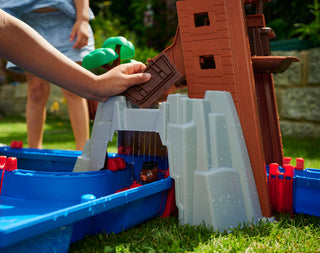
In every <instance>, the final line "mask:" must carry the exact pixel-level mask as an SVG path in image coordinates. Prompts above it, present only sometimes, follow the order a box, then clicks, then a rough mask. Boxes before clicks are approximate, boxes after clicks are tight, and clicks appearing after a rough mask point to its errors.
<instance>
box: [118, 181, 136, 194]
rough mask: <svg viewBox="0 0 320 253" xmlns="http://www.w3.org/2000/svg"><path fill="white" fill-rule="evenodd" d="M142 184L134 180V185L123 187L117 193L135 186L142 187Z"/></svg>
mask: <svg viewBox="0 0 320 253" xmlns="http://www.w3.org/2000/svg"><path fill="white" fill-rule="evenodd" d="M140 186H142V184H139V183H137V181H133V183H132V185H130V186H129V187H125V188H123V189H120V190H118V191H116V193H118V192H123V191H126V190H129V189H133V188H137V187H140Z"/></svg>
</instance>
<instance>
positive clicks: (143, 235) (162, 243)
mask: <svg viewBox="0 0 320 253" xmlns="http://www.w3.org/2000/svg"><path fill="white" fill-rule="evenodd" d="M12 140H22V141H23V142H24V143H25V145H24V146H25V147H27V139H26V125H25V120H24V119H23V118H12V117H8V118H7V117H6V118H2V119H0V143H4V144H8V145H9V144H10V142H11V141H12ZM319 143H320V138H316V139H308V138H306V139H298V138H287V137H284V138H283V146H284V154H285V156H290V157H292V158H293V159H295V158H296V157H303V158H304V159H305V165H306V167H310V168H319V169H320V149H319ZM43 146H44V148H49V149H71V150H72V149H74V146H75V144H74V139H73V133H72V129H71V126H70V123H69V121H67V120H56V119H48V120H47V123H46V126H45V134H44V145H43ZM111 152H115V147H113V150H111ZM293 164H294V163H293ZM275 220H276V221H275V222H260V223H258V224H256V225H249V224H248V225H243V226H242V227H238V228H236V229H233V230H232V231H229V232H226V231H225V232H220V233H219V232H216V231H213V230H212V229H210V228H207V227H205V226H204V225H200V226H189V225H181V224H179V221H178V219H177V217H170V218H166V219H161V218H155V219H153V220H151V221H148V222H146V223H144V224H141V225H139V226H136V227H134V228H132V229H129V230H127V231H124V232H122V233H120V234H117V235H115V234H98V235H95V236H88V237H86V238H84V239H83V240H80V241H78V242H76V243H73V244H71V245H70V250H69V252H71V253H73V252H204V253H206V252H320V243H319V242H320V218H319V217H312V216H308V215H303V214H299V215H295V216H294V217H293V218H290V217H288V216H285V215H280V216H277V217H276V219H275Z"/></svg>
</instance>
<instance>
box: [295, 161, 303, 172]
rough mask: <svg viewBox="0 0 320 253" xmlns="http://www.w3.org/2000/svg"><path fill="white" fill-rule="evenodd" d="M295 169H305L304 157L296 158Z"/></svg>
mask: <svg viewBox="0 0 320 253" xmlns="http://www.w3.org/2000/svg"><path fill="white" fill-rule="evenodd" d="M294 169H295V170H303V169H304V159H303V158H296V167H294Z"/></svg>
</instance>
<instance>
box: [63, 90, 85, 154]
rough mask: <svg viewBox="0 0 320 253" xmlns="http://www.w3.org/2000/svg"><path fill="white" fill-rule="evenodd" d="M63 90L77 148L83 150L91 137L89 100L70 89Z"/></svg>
mask: <svg viewBox="0 0 320 253" xmlns="http://www.w3.org/2000/svg"><path fill="white" fill-rule="evenodd" d="M61 90H62V94H63V96H64V97H65V99H66V101H67V104H68V109H69V118H70V121H71V125H72V129H73V134H74V138H75V141H76V149H77V150H83V148H84V145H85V144H86V141H87V140H88V139H89V112H88V105H87V101H86V99H84V98H82V97H79V96H77V95H75V94H73V93H71V92H69V91H66V90H64V89H61Z"/></svg>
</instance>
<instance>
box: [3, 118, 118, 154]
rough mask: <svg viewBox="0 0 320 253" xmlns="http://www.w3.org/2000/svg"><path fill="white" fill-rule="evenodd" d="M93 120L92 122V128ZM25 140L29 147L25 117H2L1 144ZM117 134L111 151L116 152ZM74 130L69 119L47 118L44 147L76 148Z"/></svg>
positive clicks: (110, 148) (111, 145)
mask: <svg viewBox="0 0 320 253" xmlns="http://www.w3.org/2000/svg"><path fill="white" fill-rule="evenodd" d="M91 128H92V122H91V123H90V129H91ZM90 131H91V130H90ZM14 140H18V141H23V147H28V139H27V126H26V123H25V118H22V117H3V118H0V144H6V145H10V143H11V141H14ZM115 141H116V136H115V138H114V140H113V142H112V143H110V144H109V146H108V150H109V152H116V150H117V149H116V142H115ZM75 146H76V145H75V141H74V137H73V131H72V127H71V124H70V121H69V120H68V119H56V118H50V117H49V118H47V120H46V124H45V126H44V134H43V148H44V149H64V150H75Z"/></svg>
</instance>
